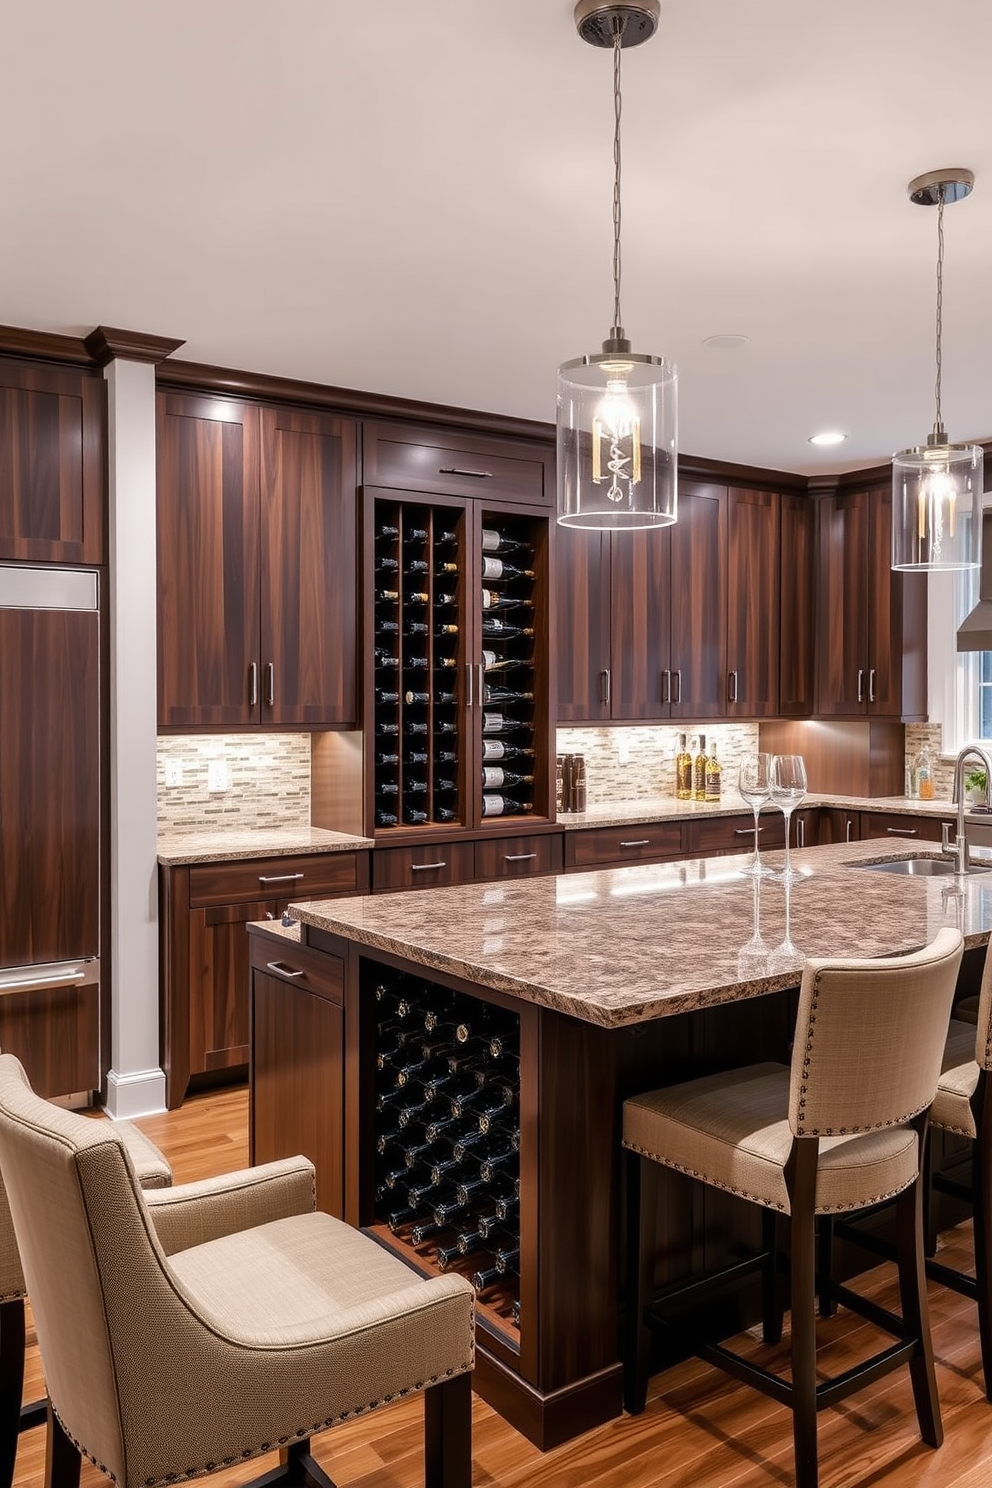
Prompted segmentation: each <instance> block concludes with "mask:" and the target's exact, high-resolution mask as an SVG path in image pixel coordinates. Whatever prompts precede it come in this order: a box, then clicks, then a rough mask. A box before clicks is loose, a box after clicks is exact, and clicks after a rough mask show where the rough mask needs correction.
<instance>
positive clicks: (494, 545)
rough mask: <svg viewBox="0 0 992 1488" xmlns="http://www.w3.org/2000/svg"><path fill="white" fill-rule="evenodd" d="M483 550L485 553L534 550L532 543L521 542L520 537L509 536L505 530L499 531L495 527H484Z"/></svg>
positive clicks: (529, 551)
mask: <svg viewBox="0 0 992 1488" xmlns="http://www.w3.org/2000/svg"><path fill="white" fill-rule="evenodd" d="M482 551H483V552H484V553H524V552H526V553H532V552H533V551H534V550H533V548H532V547H531V544H530V543H527V542H521V541H520V540H519V538H516V537H507V536H506V533H505V532H497V531H496V530H495V528H493V527H483V529H482Z"/></svg>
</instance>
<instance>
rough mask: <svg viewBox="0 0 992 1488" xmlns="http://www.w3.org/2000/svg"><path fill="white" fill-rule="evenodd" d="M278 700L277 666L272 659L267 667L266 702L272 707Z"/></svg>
mask: <svg viewBox="0 0 992 1488" xmlns="http://www.w3.org/2000/svg"><path fill="white" fill-rule="evenodd" d="M275 700H276V668H275V663H274V662H272V661H270V662H269V663H268V664H267V666H266V668H265V703H266V706H267V707H269V708H271V707H272V706H273V704H274V703H275Z"/></svg>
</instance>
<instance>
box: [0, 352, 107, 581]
mask: <svg viewBox="0 0 992 1488" xmlns="http://www.w3.org/2000/svg"><path fill="white" fill-rule="evenodd" d="M105 410H106V388H105V384H104V381H103V378H102V377H101V376H99V375H98V374H94V373H92V372H80V371H76V370H74V369H66V370H64V371H61V370H56V369H54V368H51V367H42V366H35V365H33V364H32V363H30V362H20V361H17V360H15V359H13V358H5V357H4V358H0V558H3V559H12V560H14V561H18V560H23V561H25V562H30V563H85V564H99V563H102V562H103V561H104V456H103V450H104V442H105V440H104V429H105V424H106V415H105Z"/></svg>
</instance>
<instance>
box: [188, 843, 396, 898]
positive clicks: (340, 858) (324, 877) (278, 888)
mask: <svg viewBox="0 0 992 1488" xmlns="http://www.w3.org/2000/svg"><path fill="white" fill-rule="evenodd" d="M367 887H368V854H367V853H364V852H362V853H353V852H341V853H299V854H297V855H296V856H286V857H282V858H246V859H243V860H240V861H236V862H230V861H226V862H222V863H200V864H196V865H195V866H194V867H191V868H190V870H189V896H190V898H189V902H190V905H191V906H192V907H198V906H203V905H207V904H235V903H237V902H238V901H239V900H249V899H261V898H269V899H274V898H283V899H290V900H292V899H293V898H296V899H313V898H315V897H316V896H319V895H323V894H349V893H361V892H362V891H363V890H364V889H365V888H367Z"/></svg>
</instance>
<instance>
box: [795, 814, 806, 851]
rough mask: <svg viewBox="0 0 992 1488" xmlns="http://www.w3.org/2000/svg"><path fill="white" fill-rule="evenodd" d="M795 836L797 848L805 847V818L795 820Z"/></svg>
mask: <svg viewBox="0 0 992 1488" xmlns="http://www.w3.org/2000/svg"><path fill="white" fill-rule="evenodd" d="M796 836H797V838H798V839H799V846H800V847H805V846H806V819H805V817H802V816H800V817H797V818H796Z"/></svg>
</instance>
